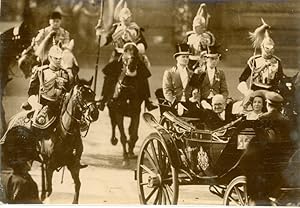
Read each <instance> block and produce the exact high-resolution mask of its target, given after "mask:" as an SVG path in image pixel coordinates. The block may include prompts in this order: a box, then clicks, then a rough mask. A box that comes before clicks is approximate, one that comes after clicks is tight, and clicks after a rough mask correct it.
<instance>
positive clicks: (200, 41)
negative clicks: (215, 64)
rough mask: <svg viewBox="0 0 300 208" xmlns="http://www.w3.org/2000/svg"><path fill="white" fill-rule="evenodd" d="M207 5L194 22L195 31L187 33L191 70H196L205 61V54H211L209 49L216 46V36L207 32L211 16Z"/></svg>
mask: <svg viewBox="0 0 300 208" xmlns="http://www.w3.org/2000/svg"><path fill="white" fill-rule="evenodd" d="M206 10H207V8H206V4H204V3H203V4H201V5H200V7H199V9H198V12H197V15H196V16H195V18H194V20H193V31H190V32H187V37H186V40H185V41H184V42H186V43H187V44H188V45H189V46H190V48H191V52H192V55H190V62H189V68H190V69H192V70H194V69H195V68H196V67H198V66H199V65H200V66H201V65H202V64H203V63H204V62H205V61H204V54H205V53H208V52H209V47H211V46H214V45H215V41H216V40H215V36H214V35H213V34H212V33H211V32H209V31H208V30H207V26H208V20H209V18H210V15H209V14H208V13H207V11H206Z"/></svg>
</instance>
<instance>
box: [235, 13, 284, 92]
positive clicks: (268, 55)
mask: <svg viewBox="0 0 300 208" xmlns="http://www.w3.org/2000/svg"><path fill="white" fill-rule="evenodd" d="M262 23H263V25H261V26H260V27H259V28H257V29H256V30H255V31H254V32H253V33H250V38H251V39H252V41H253V47H254V50H255V52H256V50H257V48H259V47H260V49H261V54H259V55H256V54H254V56H252V57H250V59H249V60H248V62H247V66H246V68H245V69H244V71H243V73H242V74H241V76H240V78H239V82H240V83H239V85H238V90H239V91H240V92H241V93H242V94H244V95H245V96H247V95H249V94H250V93H251V91H252V90H259V89H263V90H269V91H276V89H277V88H278V83H279V81H280V80H281V79H282V77H283V70H282V66H281V61H280V59H279V58H278V57H276V56H274V55H273V54H274V47H275V43H274V41H273V40H272V38H271V37H270V35H269V31H268V30H269V28H270V26H269V25H267V24H266V23H265V22H264V21H263V19H262ZM249 77H250V87H249V88H248V86H247V83H246V81H247V79H248V78H249Z"/></svg>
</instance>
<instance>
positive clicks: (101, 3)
mask: <svg viewBox="0 0 300 208" xmlns="http://www.w3.org/2000/svg"><path fill="white" fill-rule="evenodd" d="M103 7H104V0H100V14H99V19H98V23H97V26H96V27H95V28H96V29H97V28H101V27H102V21H103ZM100 43H101V34H99V37H98V51H97V59H96V66H95V79H94V80H95V82H94V92H95V93H96V86H97V77H98V68H99V59H100Z"/></svg>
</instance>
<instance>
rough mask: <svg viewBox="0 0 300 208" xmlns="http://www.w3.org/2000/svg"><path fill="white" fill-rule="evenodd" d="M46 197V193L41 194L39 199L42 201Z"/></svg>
mask: <svg viewBox="0 0 300 208" xmlns="http://www.w3.org/2000/svg"><path fill="white" fill-rule="evenodd" d="M45 199H46V193H42V194H41V200H42V201H44V200H45Z"/></svg>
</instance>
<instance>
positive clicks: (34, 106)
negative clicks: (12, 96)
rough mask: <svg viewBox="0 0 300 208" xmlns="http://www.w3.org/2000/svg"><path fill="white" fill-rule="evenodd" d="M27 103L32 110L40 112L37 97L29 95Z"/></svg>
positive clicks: (40, 106) (40, 107)
mask: <svg viewBox="0 0 300 208" xmlns="http://www.w3.org/2000/svg"><path fill="white" fill-rule="evenodd" d="M27 101H28V103H29V104H30V105H31V107H32V109H34V110H41V109H42V107H43V106H42V105H41V104H40V103H39V102H38V96H37V95H31V96H30V97H29V98H28V99H27Z"/></svg>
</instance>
